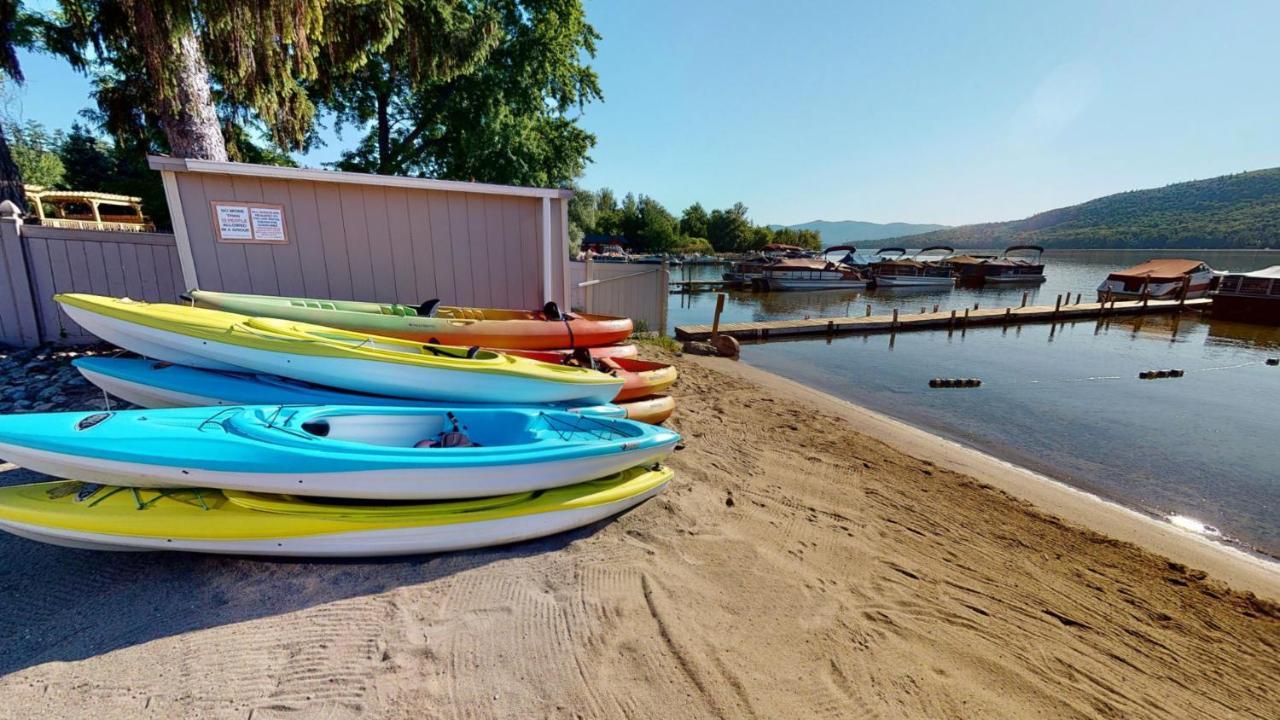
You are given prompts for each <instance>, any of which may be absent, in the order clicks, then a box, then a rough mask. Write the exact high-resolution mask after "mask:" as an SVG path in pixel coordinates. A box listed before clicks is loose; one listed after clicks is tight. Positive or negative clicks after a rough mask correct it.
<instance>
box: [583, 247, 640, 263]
mask: <svg viewBox="0 0 1280 720" xmlns="http://www.w3.org/2000/svg"><path fill="white" fill-rule="evenodd" d="M588 252H590V253H591V261H592V262H599V263H626V262H631V256H630V255H628V254H627V251H626V250H623V249H622V246H621V245H617V244H611V245H604V246H600V249H599V250H589V251H588Z"/></svg>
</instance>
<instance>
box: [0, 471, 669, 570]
mask: <svg viewBox="0 0 1280 720" xmlns="http://www.w3.org/2000/svg"><path fill="white" fill-rule="evenodd" d="M670 479H671V471H670V470H667V469H657V470H654V469H648V468H634V469H632V470H628V471H626V472H624V473H619V474H617V475H612V476H609V477H605V478H600V479H598V480H593V481H591V482H586V483H581V484H577V485H568V486H565V487H559V488H555V489H553V490H545V491H541V492H535V493H520V494H513V495H500V496H497V497H489V498H480V499H473V500H458V501H443V502H429V503H396V502H342V501H333V500H329V501H326V500H322V499H317V498H309V497H295V496H288V495H261V494H257V493H245V492H239V491H235V490H209V489H181V490H152V489H138V488H126V487H111V486H104V485H94V484H87V483H83V482H78V481H60V482H46V483H34V484H30V485H18V486H13V487H5V488H0V529H3V530H6V531H8V532H10V533H13V534H15V535H20V536H22V537H26V538H29V539H32V540H37V541H40V542H46V543H52V544H55V545H63V546H68V547H75V548H86V549H94V550H185V551H189V552H205V553H232V554H236V555H274V556H293V557H370V556H379V555H408V554H417V553H433V552H445V551H450V550H466V549H470V548H477V547H485V546H489V545H500V544H504V543H511V542H519V541H521V540H529V539H532V538H537V537H542V536H545V535H552V534H554V533H559V532H564V531H567V530H572V529H574V528H579V527H582V526H584V525H590V524H591V523H594V522H597V521H600V520H603V519H605V518H608V517H611V516H613V515H617V514H618V513H621V512H623V511H625V510H627V509H629V508H632V507H634V506H636V505H638V504H640V503H642V502H644V501H645V500H647V499H649V498H650V497H653V496H654V495H656V494H657V493H659V492H661V491H662V489H663V488H664V487H666V485H667V483H668V482H669V481H670Z"/></svg>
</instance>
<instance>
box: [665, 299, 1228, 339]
mask: <svg viewBox="0 0 1280 720" xmlns="http://www.w3.org/2000/svg"><path fill="white" fill-rule="evenodd" d="M1212 302H1213V301H1212V299H1210V298H1196V299H1194V300H1186V301H1179V300H1149V301H1147V302H1143V301H1141V300H1131V301H1125V302H1120V301H1113V302H1110V303H1106V304H1105V305H1104V304H1103V303H1097V302H1088V303H1079V304H1076V305H1062V306H1059V307H1055V306H1053V305H1029V306H1026V307H1003V308H983V309H980V310H974V309H973V308H966V309H964V310H941V311H938V312H925V313H913V314H906V313H898V314H896V315H868V316H865V317H834V318H810V319H808V320H770V321H766V322H743V323H720V330H719V332H720V334H722V335H729V336H731V337H734V338H737V339H739V340H767V339H769V338H772V337H791V336H795V335H854V334H862V333H884V332H909V331H914V330H939V329H948V328H951V329H956V330H959V329H962V328H970V327H980V326H984V325H985V326H990V325H1020V324H1026V323H1047V322H1064V321H1068V320H1089V319H1094V318H1103V317H1111V316H1113V315H1156V314H1167V313H1175V312H1179V311H1181V310H1205V309H1208V308H1209V306H1210V305H1211V304H1212ZM709 337H711V326H710V325H682V326H679V327H677V328H676V338H677V339H679V340H705V339H707V338H709Z"/></svg>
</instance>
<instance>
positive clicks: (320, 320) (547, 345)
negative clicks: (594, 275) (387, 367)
mask: <svg viewBox="0 0 1280 720" xmlns="http://www.w3.org/2000/svg"><path fill="white" fill-rule="evenodd" d="M187 299H189V300H191V301H192V302H194V303H195V304H196V306H197V307H202V308H209V309H212V310H223V311H226V312H231V313H237V314H239V315H248V316H250V317H266V318H278V319H281V320H294V321H297V322H305V323H311V324H313V325H324V326H326V327H334V328H339V329H342V330H350V331H352V332H361V333H369V334H371V335H381V336H383V337H395V338H404V339H406V340H414V341H416V342H429V343H433V344H437V345H461V346H465V347H470V346H473V345H478V346H480V347H493V348H519V349H522V350H554V349H557V348H579V347H595V346H598V345H610V344H612V343H616V342H620V341H622V340H625V339H626V338H627V337H628V336H629V335H631V331H632V324H631V319H630V318H620V317H612V316H608V315H589V314H586V313H566V312H561V311H560V310H559V308H557V307H556V305H555V303H547V305H546V306H545V307H543V308H542V309H541V310H495V309H492V308H464V307H454V306H450V305H440V304H439V301H437V300H428V301H426V302H424V303H422V304H421V305H418V306H416V307H415V306H412V305H397V304H395V303H373V302H358V301H354V300H352V301H348V300H318V299H313V298H297V297H275V296H271V295H246V294H240V293H221V292H211V291H208V290H191V291H190V292H188V293H187Z"/></svg>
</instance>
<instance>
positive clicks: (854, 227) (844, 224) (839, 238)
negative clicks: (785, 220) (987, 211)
mask: <svg viewBox="0 0 1280 720" xmlns="http://www.w3.org/2000/svg"><path fill="white" fill-rule="evenodd" d="M769 227H770V228H772V229H774V230H777V229H778V228H780V227H783V226H782V225H770V226H769ZM786 227H788V228H791V229H792V230H817V231H818V232H819V233H821V234H822V244H823V245H828V246H829V245H856V244H858V243H860V242H865V241H867V240H883V239H885V238H891V237H904V236H907V235H916V234H919V233H927V232H930V231H933V230H941V229H943V228H945V227H947V226H946V225H926V224H917V223H873V222H862V221H860V220H814V221H813V222H807V223H801V224H799V225H787V226H786Z"/></svg>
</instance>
